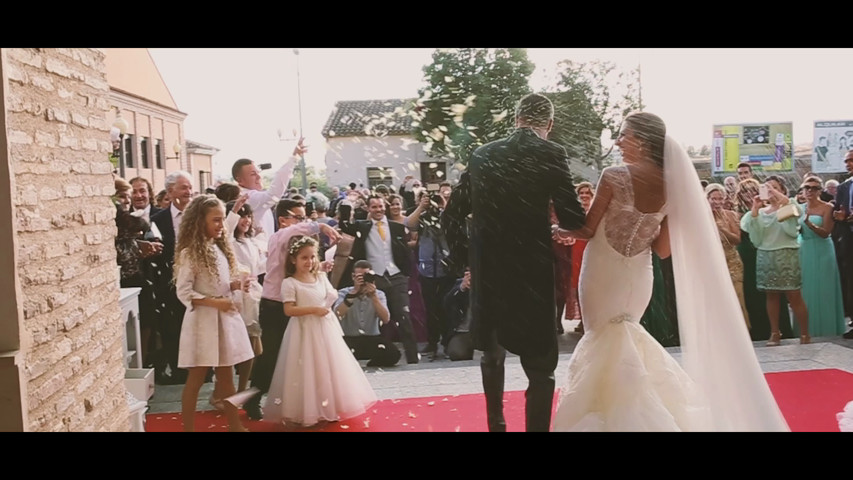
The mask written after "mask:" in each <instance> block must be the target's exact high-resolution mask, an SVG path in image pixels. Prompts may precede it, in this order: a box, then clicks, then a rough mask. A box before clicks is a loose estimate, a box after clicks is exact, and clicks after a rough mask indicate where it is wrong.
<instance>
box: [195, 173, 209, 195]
mask: <svg viewBox="0 0 853 480" xmlns="http://www.w3.org/2000/svg"><path fill="white" fill-rule="evenodd" d="M212 175H213V172H205V171H204V170H199V171H198V191H199V192H201V193H204V190H205V189H206V188H207V187H209V186H211V183H213V182H212V181H211V176H212Z"/></svg>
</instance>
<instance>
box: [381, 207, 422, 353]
mask: <svg viewBox="0 0 853 480" xmlns="http://www.w3.org/2000/svg"><path fill="white" fill-rule="evenodd" d="M428 201H429V199H428V198H424V197H421V198H419V202H418V206H417V208H415V209H414V210H410V213H409V214H408V215H406V213H405V212H406V211H407V208H406V202H405V200H404V199H403V197H401V196H400V195H388V198H387V203H386V209H385V215H386V216H387V217H388V220H390V221H392V222H397V223H401V224H403V226H405V227H406V230H405V231H406V235H405V237H403V240H404V241H405V242H406V246H407V247H409V249H410V250H411V252H412V255H411V266H410V267H409V271H410V272H411V274H410V275H409V293H410V294H409V314H410V315H411V319H412V329H413V330H414V332H415V340H417V341H418V342H423V341H427V337H428V332H427V313H426V306H425V305H424V299H423V294H422V292H421V282H420V280H419V279H418V277H419V271H418V256H417V251H418V224H419V222H420V218H421V214H422V213H423V212H425V211H426V210H427V208H429V202H428ZM383 332H385V333H386V334H387V335H389V337H388V338H389V339H394V340H400V337H399V332H398V331H397V327H396V325H394V324H393V323H391V324H388V325H386V326H384V327H383Z"/></svg>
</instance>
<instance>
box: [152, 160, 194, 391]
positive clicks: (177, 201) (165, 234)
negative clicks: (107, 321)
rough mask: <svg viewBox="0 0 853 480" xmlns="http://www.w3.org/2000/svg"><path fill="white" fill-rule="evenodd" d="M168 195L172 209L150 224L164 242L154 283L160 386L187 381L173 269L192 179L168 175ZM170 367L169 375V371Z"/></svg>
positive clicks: (181, 316) (179, 173)
mask: <svg viewBox="0 0 853 480" xmlns="http://www.w3.org/2000/svg"><path fill="white" fill-rule="evenodd" d="M166 192H167V194H168V195H169V200H170V203H169V208H164V209H163V210H160V211H159V212H157V213H155V214H154V215H152V216H151V223H153V224H155V225H156V226H157V229H158V230H160V234H161V235H162V240H163V252H162V253H161V254H160V255H159V257H157V258H156V259H152V261H153V262H154V263H155V264H156V265H157V267H156V272H155V275H156V280H155V281H154V296H155V300H156V301H155V302H154V310H155V312H156V313H157V314H158V318H159V321H158V322H157V323H158V328H159V333H160V340H161V341H162V342H163V354H164V358H163V359H162V361H161V362H160V364H159V365H155V369H156V370H157V371H156V372H155V374H156V375H155V381H157V382H158V383H160V384H166V385H168V384H182V383H184V382H186V378H187V371H186V370H185V369H179V368H178V344H179V341H180V337H181V325H182V324H183V321H184V311H185V310H186V307H185V306H184V304H183V303H181V301H180V300H178V295H177V293H176V291H175V285H174V283H172V270H173V267H174V264H175V244H176V242H177V238H178V233H179V232H180V228H181V215H182V214H183V212H184V209H185V208H186V207H187V205H189V203H190V201H191V200H192V198H193V180H192V176H191V175H190V174H189V173H187V172H185V171H182V170H179V171H177V172H174V173H170V174H169V175H167V176H166ZM167 368H168V370H169V372H167V371H166V369H167Z"/></svg>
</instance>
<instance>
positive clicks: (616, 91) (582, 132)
mask: <svg viewBox="0 0 853 480" xmlns="http://www.w3.org/2000/svg"><path fill="white" fill-rule="evenodd" d="M548 90H549V92H548V95H549V96H550V98H551V100H552V101H553V102H554V108H555V115H554V128H553V129H552V130H551V134H550V135H549V137H548V138H549V139H550V140H553V141H555V142H557V143H559V144H561V145H563V146H565V147H566V151H567V152H568V153H569V155H570V156H573V157H575V158H578V159H580V160H581V161H583V162H584V163H586V164H587V165H592V166H595V167H596V168H598V169H599V170H600V169H602V168H604V167H605V166H606V165H605V158H606V157H607V154H608V153H609V152H602V149H601V136H602V134H603V132H605V131H607V130H609V131H610V137H611V140H616V138H617V137H618V136H619V129H620V128H621V125H622V120H623V119H624V118H625V117H626V116H627V115H628V114H629V113H631V112H634V111H640V110H642V108H643V106H642V104H641V102H640V96H639V71H638V70H636V69H634V70H630V71H628V72H625V71H620V70H618V69H617V68H616V65H615V64H613V63H612V62H602V61H597V60H596V61H591V62H574V61H571V60H563V61H561V62H560V63H559V64H558V70H557V79H556V84H555V85H554V86H552V87H549V88H548Z"/></svg>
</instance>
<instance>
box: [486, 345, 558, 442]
mask: <svg viewBox="0 0 853 480" xmlns="http://www.w3.org/2000/svg"><path fill="white" fill-rule="evenodd" d="M543 347H544V348H543V349H542V351H541V352H537V354H535V355H532V354H527V355H519V358H520V359H521V367H522V368H523V369H524V374H525V375H527V381H528V386H527V391H526V392H525V393H524V398H525V406H524V414H525V422H526V425H525V430H526V431H528V432H547V431H549V430H550V429H551V408H552V407H553V402H554V388H555V386H556V382H555V380H554V370H555V369H556V368H557V358H558V356H557V339H556V333H555V335H554V342H553V343H552V344H551V345H548V346H544V345H543ZM505 360H506V350H505V349H504V348H503V347H502V346H501V345H500V344H499V343H498V339H497V333H496V332H495V331H492V332H490V333H489V334H488V341H487V344H486V345H485V348H484V350H483V356H482V357H480V372H481V373H482V376H483V393H484V394H485V397H486V415H487V419H488V426H489V431H490V432H505V431H506V421H505V420H504V416H503V394H504V378H505V377H504V373H505V368H504V364H505Z"/></svg>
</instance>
